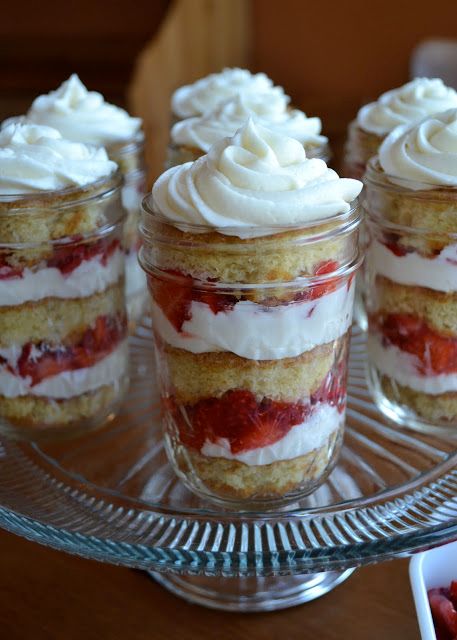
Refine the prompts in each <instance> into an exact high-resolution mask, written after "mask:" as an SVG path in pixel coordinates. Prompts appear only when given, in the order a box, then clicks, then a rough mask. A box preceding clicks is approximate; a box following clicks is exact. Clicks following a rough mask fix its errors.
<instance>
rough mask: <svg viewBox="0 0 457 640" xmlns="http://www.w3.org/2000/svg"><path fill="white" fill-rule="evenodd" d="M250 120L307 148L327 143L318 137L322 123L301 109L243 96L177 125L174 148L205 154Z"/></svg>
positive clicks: (175, 127)
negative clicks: (252, 119)
mask: <svg viewBox="0 0 457 640" xmlns="http://www.w3.org/2000/svg"><path fill="white" fill-rule="evenodd" d="M251 116H252V117H254V118H255V121H256V122H257V123H259V124H260V125H261V126H264V127H266V128H267V129H271V130H272V131H275V132H276V133H279V134H281V135H284V136H288V137H289V138H295V140H298V141H299V142H301V144H303V145H305V146H306V145H310V146H311V145H313V146H318V145H324V144H326V143H327V142H328V139H327V138H326V137H325V136H321V135H319V134H320V132H321V128H322V125H321V121H320V119H319V118H307V117H306V115H305V114H304V113H303V111H299V110H298V109H288V108H287V102H286V100H284V101H282V103H281V101H280V100H278V101H274V100H273V101H272V102H267V101H264V100H257V101H255V100H254V99H253V100H249V104H247V101H246V99H245V98H244V97H243V96H241V95H238V96H236V97H235V98H230V99H229V100H226V101H225V102H222V103H221V104H220V105H219V106H217V107H216V108H215V109H214V110H213V111H211V112H210V113H208V114H207V115H204V116H199V117H196V118H186V119H185V120H181V121H180V122H177V123H176V124H175V125H174V126H173V128H172V130H171V140H172V142H173V143H174V144H177V145H184V146H186V147H195V148H197V149H201V150H202V151H205V152H206V151H209V148H210V147H211V146H212V145H213V144H214V143H215V142H218V141H219V140H220V139H221V138H227V137H231V136H233V135H235V133H236V132H237V131H238V129H239V128H240V127H241V126H243V124H244V123H245V122H246V121H247V120H248V118H249V117H251Z"/></svg>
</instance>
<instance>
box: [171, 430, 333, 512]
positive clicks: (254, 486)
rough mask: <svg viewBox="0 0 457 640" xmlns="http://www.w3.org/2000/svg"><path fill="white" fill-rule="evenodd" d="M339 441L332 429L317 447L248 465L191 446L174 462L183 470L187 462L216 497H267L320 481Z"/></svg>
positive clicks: (297, 489)
mask: <svg viewBox="0 0 457 640" xmlns="http://www.w3.org/2000/svg"><path fill="white" fill-rule="evenodd" d="M340 444H341V438H340V437H338V434H337V433H336V432H335V433H334V434H332V435H331V436H330V438H329V440H328V442H327V444H325V445H324V446H323V447H320V448H319V449H315V450H314V451H311V452H310V453H307V454H306V455H304V456H300V457H298V458H294V459H292V460H281V461H279V462H274V463H272V464H268V465H259V466H255V465H254V466H249V465H246V464H244V463H242V462H238V461H236V460H227V459H225V458H210V457H207V456H202V455H201V454H199V453H196V452H194V451H191V450H188V451H187V452H186V454H185V455H183V454H181V455H180V456H178V460H177V463H178V465H179V466H180V468H181V470H182V471H183V473H186V474H187V473H188V470H189V466H190V467H191V468H192V469H193V472H194V474H196V475H197V476H198V478H199V480H200V481H201V482H202V483H203V484H204V485H205V486H206V487H207V489H208V490H209V491H210V492H211V493H212V494H215V495H217V496H219V497H222V498H229V499H242V500H247V499H249V498H251V499H256V500H259V499H266V500H268V499H269V498H281V497H284V496H286V495H287V494H289V493H295V492H299V491H304V492H306V491H307V490H308V491H309V490H311V489H312V488H313V487H314V486H316V485H317V484H319V483H320V482H321V481H322V480H323V479H324V478H325V476H326V475H327V473H328V472H329V471H330V470H331V464H332V461H333V460H334V458H335V457H336V455H337V453H338V450H339V447H340ZM186 458H187V459H186Z"/></svg>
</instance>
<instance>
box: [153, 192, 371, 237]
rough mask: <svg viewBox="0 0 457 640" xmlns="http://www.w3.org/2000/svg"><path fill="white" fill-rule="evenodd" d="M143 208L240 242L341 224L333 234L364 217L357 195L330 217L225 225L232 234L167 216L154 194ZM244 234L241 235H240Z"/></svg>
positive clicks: (183, 227)
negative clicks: (251, 231) (257, 232)
mask: <svg viewBox="0 0 457 640" xmlns="http://www.w3.org/2000/svg"><path fill="white" fill-rule="evenodd" d="M141 208H142V211H143V213H144V214H146V215H147V216H149V217H150V219H152V220H153V221H156V222H159V223H161V224H163V225H164V226H166V227H169V228H174V229H177V230H178V231H181V232H183V233H191V234H192V233H193V234H195V235H203V234H205V233H206V234H209V233H219V234H220V235H221V236H225V237H233V238H237V239H238V240H240V241H242V242H243V241H246V240H248V241H249V240H251V241H252V240H256V239H262V238H264V239H268V238H269V237H273V236H275V235H278V234H281V233H288V232H293V231H306V230H308V229H314V228H319V227H322V226H325V225H329V224H334V223H338V222H339V223H340V225H339V226H338V227H337V228H335V227H334V226H332V228H331V229H330V230H328V231H327V234H330V235H334V234H335V233H339V232H340V231H343V230H344V231H345V230H346V227H347V225H348V224H353V223H357V224H358V223H359V222H360V220H361V217H362V213H361V211H360V201H359V198H358V197H357V198H355V199H354V200H353V201H352V202H351V206H350V209H349V210H348V211H345V212H341V213H338V214H337V215H335V216H331V217H327V218H319V219H316V220H312V221H309V222H300V223H293V224H277V225H271V224H270V225H266V226H265V227H259V226H258V225H251V226H249V225H233V226H226V227H223V229H224V231H226V232H230V233H222V232H221V231H220V230H219V229H220V228H218V227H214V226H211V225H203V224H196V223H187V222H176V221H173V220H171V219H170V218H167V217H166V216H165V215H164V214H163V213H162V212H161V211H160V209H159V207H158V206H157V204H156V202H155V200H154V197H153V194H152V193H149V194H147V195H146V196H145V197H144V198H143V200H142V203H141ZM141 230H142V231H143V232H144V231H145V227H144V225H143V224H142V225H141ZM249 230H257V231H261V233H259V234H256V235H254V236H246V232H247V231H249ZM239 234H241V235H239ZM317 235H318V236H321V235H323V234H322V232H321V233H318V234H317ZM308 238H309V241H310V242H311V241H312V240H315V236H313V235H309V236H308Z"/></svg>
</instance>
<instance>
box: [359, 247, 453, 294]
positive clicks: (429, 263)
mask: <svg viewBox="0 0 457 640" xmlns="http://www.w3.org/2000/svg"><path fill="white" fill-rule="evenodd" d="M367 264H369V265H370V270H371V271H372V273H373V275H376V274H380V275H382V276H384V277H385V278H388V279H389V280H392V281H393V282H398V283H399V284H404V285H408V286H417V287H426V288H428V289H434V290H435V291H444V292H445V293H449V292H451V291H457V244H451V245H448V246H447V247H444V249H443V250H442V251H441V252H440V253H439V254H438V255H437V256H434V257H433V258H424V257H422V256H421V255H420V254H419V253H417V252H415V251H413V252H411V253H407V254H406V255H404V256H396V255H395V254H394V253H392V251H390V250H389V249H388V248H387V247H386V246H385V245H384V244H382V243H381V242H378V241H377V240H374V241H373V242H372V243H371V244H370V246H369V247H368V251H367Z"/></svg>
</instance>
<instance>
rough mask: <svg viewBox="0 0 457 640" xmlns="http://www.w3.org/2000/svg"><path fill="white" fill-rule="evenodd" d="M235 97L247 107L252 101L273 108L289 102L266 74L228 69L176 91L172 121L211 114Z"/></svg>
mask: <svg viewBox="0 0 457 640" xmlns="http://www.w3.org/2000/svg"><path fill="white" fill-rule="evenodd" d="M236 96H242V97H243V98H244V101H245V104H247V105H248V106H250V104H251V101H254V103H258V102H259V100H262V101H263V102H264V103H267V102H268V103H269V104H270V105H271V107H272V108H274V105H275V103H278V104H279V105H281V104H282V103H283V101H284V100H286V101H287V102H288V101H289V98H288V97H287V96H286V95H285V94H284V89H283V88H282V87H279V86H275V85H273V81H272V80H271V79H270V78H269V77H268V76H267V75H265V73H251V72H250V71H248V70H247V69H238V68H236V67H235V68H231V69H230V68H227V69H223V70H222V71H221V72H219V73H211V74H210V75H208V76H206V77H204V78H200V79H199V80H197V81H196V82H194V83H193V84H186V85H184V86H182V87H179V89H176V91H175V92H174V93H173V95H172V97H171V110H172V122H173V124H174V123H175V122H176V121H178V120H184V119H185V118H194V117H198V116H202V115H205V114H207V113H210V112H211V111H213V110H214V109H215V108H216V107H217V106H218V105H219V104H220V103H221V102H225V101H226V100H228V99H229V98H234V97H236Z"/></svg>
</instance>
